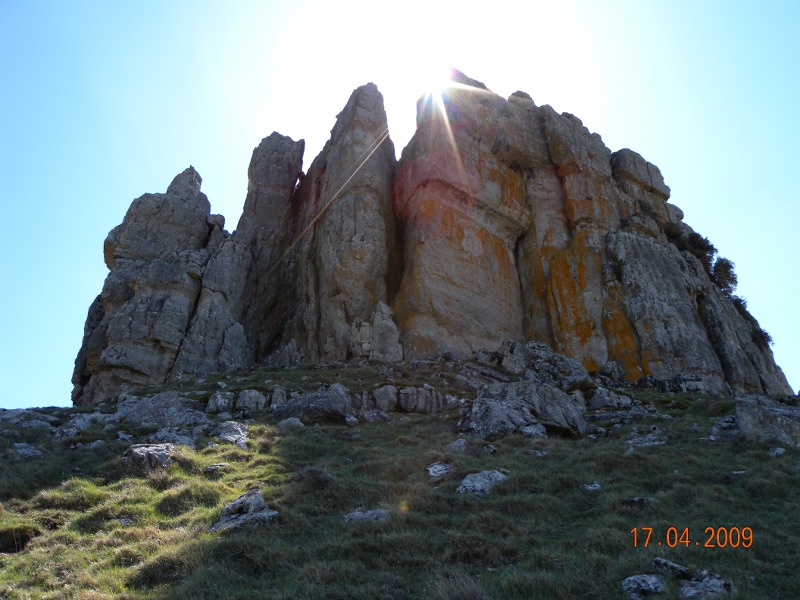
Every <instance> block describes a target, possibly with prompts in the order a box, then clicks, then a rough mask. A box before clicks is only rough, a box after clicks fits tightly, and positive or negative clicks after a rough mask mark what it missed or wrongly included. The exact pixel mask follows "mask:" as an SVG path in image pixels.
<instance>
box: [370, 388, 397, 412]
mask: <svg viewBox="0 0 800 600" xmlns="http://www.w3.org/2000/svg"><path fill="white" fill-rule="evenodd" d="M372 398H373V400H374V402H375V408H377V409H378V410H381V411H383V412H392V411H394V410H395V409H396V408H397V388H396V387H395V386H393V385H384V386H383V387H379V388H378V389H376V390H375V391H373V392H372Z"/></svg>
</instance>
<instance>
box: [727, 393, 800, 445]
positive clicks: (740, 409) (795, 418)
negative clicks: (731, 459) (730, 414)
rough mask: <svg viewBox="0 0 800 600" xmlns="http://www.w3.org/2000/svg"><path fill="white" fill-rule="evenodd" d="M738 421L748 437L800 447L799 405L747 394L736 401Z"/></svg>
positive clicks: (740, 428)
mask: <svg viewBox="0 0 800 600" xmlns="http://www.w3.org/2000/svg"><path fill="white" fill-rule="evenodd" d="M736 421H737V425H738V427H739V431H740V432H741V434H742V435H743V436H744V437H745V438H746V439H750V440H757V441H761V442H769V441H776V442H780V443H782V444H786V445H787V446H789V447H790V448H800V407H797V406H788V405H786V404H781V403H780V402H776V401H774V400H770V399H769V398H764V397H759V396H745V397H744V398H738V399H737V400H736Z"/></svg>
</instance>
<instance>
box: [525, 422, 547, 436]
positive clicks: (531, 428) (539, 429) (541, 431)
mask: <svg viewBox="0 0 800 600" xmlns="http://www.w3.org/2000/svg"><path fill="white" fill-rule="evenodd" d="M519 432H520V433H521V434H522V435H524V436H525V437H532V438H546V437H547V429H545V426H544V425H542V424H541V423H532V424H531V425H526V426H525V427H521V428H520V430H519Z"/></svg>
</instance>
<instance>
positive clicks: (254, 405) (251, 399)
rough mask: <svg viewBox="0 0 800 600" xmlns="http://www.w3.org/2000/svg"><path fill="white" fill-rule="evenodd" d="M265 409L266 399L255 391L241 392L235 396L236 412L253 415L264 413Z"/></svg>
mask: <svg viewBox="0 0 800 600" xmlns="http://www.w3.org/2000/svg"><path fill="white" fill-rule="evenodd" d="M266 408H267V398H266V397H265V396H264V394H262V393H261V392H259V391H257V390H242V391H241V392H239V394H238V395H237V396H236V410H241V411H247V412H248V413H249V414H251V415H253V414H255V413H258V412H264V410H265V409H266Z"/></svg>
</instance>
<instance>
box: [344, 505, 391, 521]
mask: <svg viewBox="0 0 800 600" xmlns="http://www.w3.org/2000/svg"><path fill="white" fill-rule="evenodd" d="M391 514H392V511H391V510H389V509H386V508H376V509H374V510H361V509H358V510H355V511H353V512H351V513H347V514H346V515H345V516H344V517H342V521H344V522H345V523H355V522H356V521H371V522H373V523H384V522H386V521H388V520H389V517H390V516H391Z"/></svg>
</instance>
